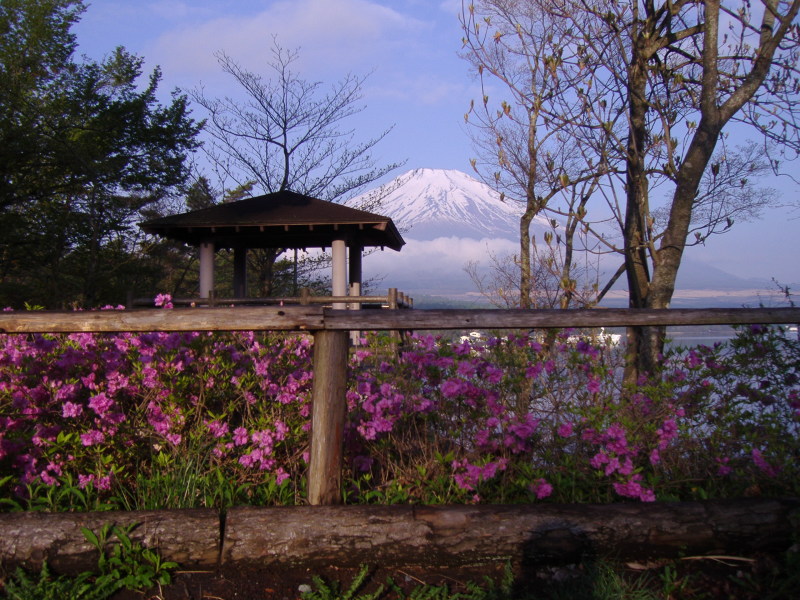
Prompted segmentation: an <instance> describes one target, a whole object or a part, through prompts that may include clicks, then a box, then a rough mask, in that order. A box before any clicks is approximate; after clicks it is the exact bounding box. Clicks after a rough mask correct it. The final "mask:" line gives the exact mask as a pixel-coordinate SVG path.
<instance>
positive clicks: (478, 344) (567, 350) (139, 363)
mask: <svg viewBox="0 0 800 600" xmlns="http://www.w3.org/2000/svg"><path fill="white" fill-rule="evenodd" d="M159 301H160V303H161V304H162V305H164V307H165V308H168V307H170V299H169V298H168V297H166V296H164V297H160V298H159ZM311 346H312V339H311V338H310V337H309V336H306V335H274V334H254V333H230V334H211V333H203V332H195V333H184V334H178V333H144V334H131V333H120V334H103V335H100V334H85V333H77V334H70V335H4V336H0V502H3V503H4V504H5V505H6V507H7V508H11V509H14V508H31V509H35V508H46V509H58V510H64V509H92V508H95V509H96V508H104V507H114V508H155V507H165V506H229V505H232V504H239V503H258V504H269V503H293V502H300V501H302V498H303V496H304V493H305V492H304V485H305V479H304V474H305V470H306V461H307V457H308V445H309V433H308V432H309V428H310V422H309V413H310V411H309V408H310V406H309V403H310V393H311V379H312V372H311V350H312V348H311ZM618 354H619V350H618V349H616V348H614V347H613V346H606V345H604V344H602V343H598V340H593V339H591V338H580V337H577V336H570V335H569V333H568V332H565V333H563V334H559V335H551V336H548V337H546V338H541V339H540V338H538V337H536V336H533V335H528V334H524V335H510V336H508V337H506V338H490V339H487V340H467V341H465V342H451V341H449V340H446V339H443V338H438V337H433V336H431V335H415V336H413V337H412V338H411V339H410V340H409V341H408V343H407V344H405V345H404V346H403V347H402V348H400V349H397V348H396V347H395V346H394V343H393V342H390V341H388V338H386V337H385V336H381V335H373V336H370V337H369V339H368V343H367V344H365V345H363V346H360V347H358V348H356V349H355V350H354V352H353V353H352V357H351V365H350V368H351V373H350V379H349V381H350V389H349V390H348V392H347V404H348V421H347V427H346V435H345V443H346V448H345V450H346V485H345V490H344V492H345V496H346V500H347V501H349V502H426V503H436V502H479V501H483V502H518V501H538V500H544V499H549V500H557V501H595V502H603V501H615V500H620V499H632V500H638V501H652V500H655V499H656V498H658V499H686V498H702V497H707V496H724V495H741V494H758V493H776V494H787V493H797V481H798V472H797V471H798V467H797V466H796V465H797V464H798V458H800V457H798V426H799V425H800V348H798V343H797V341H796V340H790V339H788V338H787V337H786V336H785V335H784V333H783V332H782V330H780V329H778V328H761V327H755V328H744V329H741V330H740V331H739V333H738V335H737V337H736V338H735V339H734V340H732V341H731V342H730V343H728V344H720V345H717V346H714V347H699V348H693V349H686V350H680V351H676V352H675V353H673V354H671V355H669V356H667V357H665V359H664V371H663V372H662V373H659V374H656V375H655V376H654V377H652V378H650V379H647V380H644V379H643V380H642V381H640V382H639V385H637V386H636V388H635V389H625V388H623V387H622V386H621V383H620V369H619V356H618Z"/></svg>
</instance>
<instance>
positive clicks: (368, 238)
mask: <svg viewBox="0 0 800 600" xmlns="http://www.w3.org/2000/svg"><path fill="white" fill-rule="evenodd" d="M139 226H140V227H141V228H142V229H143V230H144V231H146V232H147V233H151V234H155V235H160V236H163V237H166V238H169V239H173V240H178V241H181V242H185V243H187V244H190V245H192V246H197V247H198V248H199V250H200V297H204V298H207V297H209V295H210V294H211V292H212V290H213V289H214V253H215V252H216V251H217V250H219V249H222V248H227V249H232V250H233V257H234V259H233V263H234V276H233V291H234V296H235V297H237V298H244V297H245V296H246V293H247V251H248V250H249V249H251V248H283V249H286V250H289V249H308V248H323V249H325V248H330V249H331V253H332V257H333V273H332V284H333V295H334V296H346V295H348V288H349V292H350V295H352V296H359V295H360V294H361V256H362V251H363V249H364V248H367V247H387V248H391V249H392V250H396V251H399V250H400V248H401V247H402V246H403V245H404V244H405V241H404V240H403V238H402V237H401V235H400V233H399V232H398V231H397V227H395V225H394V223H393V222H392V220H391V219H390V218H389V217H384V216H381V215H376V214H373V213H370V212H367V211H363V210H357V209H354V208H349V207H347V206H342V205H341V204H334V203H332V202H326V201H324V200H319V199H317V198H312V197H310V196H304V195H302V194H297V193H295V192H290V191H282V192H275V193H273V194H266V195H263V196H255V197H253V198H247V199H245V200H239V201H236V202H228V203H224V204H217V205H216V206H212V207H209V208H203V209H200V210H193V211H190V212H186V213H181V214H177V215H170V216H168V217H161V218H159V219H152V220H150V221H146V222H144V223H140V224H139ZM348 250H349V261H348V257H347V255H348ZM348 262H349V267H350V268H349V277H348V268H347V267H348ZM348 284H349V285H348Z"/></svg>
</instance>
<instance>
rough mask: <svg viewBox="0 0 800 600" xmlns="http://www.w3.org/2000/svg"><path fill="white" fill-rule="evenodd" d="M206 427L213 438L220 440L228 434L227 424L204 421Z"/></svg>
mask: <svg viewBox="0 0 800 600" xmlns="http://www.w3.org/2000/svg"><path fill="white" fill-rule="evenodd" d="M206 427H208V430H209V431H210V432H211V435H213V436H214V437H215V438H221V437H222V436H223V435H225V434H226V433H228V424H227V423H222V422H221V421H206Z"/></svg>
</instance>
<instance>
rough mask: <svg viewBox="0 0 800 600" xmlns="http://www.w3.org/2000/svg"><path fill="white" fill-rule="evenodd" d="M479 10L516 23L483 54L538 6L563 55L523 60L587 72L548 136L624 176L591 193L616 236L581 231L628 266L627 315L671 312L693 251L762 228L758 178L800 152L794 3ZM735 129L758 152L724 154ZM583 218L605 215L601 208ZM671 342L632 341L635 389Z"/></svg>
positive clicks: (555, 107)
mask: <svg viewBox="0 0 800 600" xmlns="http://www.w3.org/2000/svg"><path fill="white" fill-rule="evenodd" d="M479 4H480V5H481V6H484V5H486V4H488V5H491V6H493V7H497V6H499V7H501V9H502V10H503V14H505V15H508V20H509V22H510V23H511V26H510V27H509V26H504V27H502V28H500V27H497V28H495V27H494V21H492V20H491V19H490V20H489V21H486V20H484V21H483V22H482V23H483V25H482V27H483V28H484V29H485V28H490V32H487V33H486V34H485V36H484V38H483V40H482V41H481V44H482V45H484V46H488V45H491V43H492V42H494V41H495V40H497V42H496V43H497V45H501V44H502V41H503V39H504V38H505V37H506V34H505V31H507V30H511V31H518V32H519V31H520V30H522V31H527V29H528V28H529V27H530V24H529V21H530V13H531V10H533V9H532V8H531V7H532V6H535V7H536V9H535V10H536V11H538V12H537V14H538V15H539V16H540V22H539V23H538V24H537V25H538V27H540V28H544V29H545V30H547V31H551V32H553V34H554V36H555V38H554V39H557V40H558V43H559V44H560V46H559V48H560V50H559V52H555V51H553V41H552V40H551V39H550V38H549V37H547V36H545V37H539V38H534V37H530V38H528V39H526V41H525V42H524V44H526V45H532V46H535V47H536V49H530V48H528V49H527V50H526V51H527V54H528V55H530V56H538V57H539V59H540V62H543V64H545V65H550V66H551V68H552V69H554V70H555V73H556V77H557V78H558V80H559V81H568V80H570V77H571V76H572V75H573V74H574V73H575V69H576V68H577V69H578V71H579V72H580V74H581V78H580V80H572V81H574V83H573V84H572V87H571V91H569V92H566V93H561V94H557V95H554V96H549V97H547V98H542V100H543V101H545V100H546V102H547V104H546V106H548V108H547V119H548V120H549V123H550V125H549V126H550V128H554V129H557V130H558V131H559V132H561V133H562V134H563V135H569V136H571V138H572V142H573V144H574V145H572V146H570V148H571V149H570V154H571V155H572V156H581V158H583V159H588V158H589V157H591V156H592V155H594V160H593V161H592V162H591V163H589V164H593V165H595V166H597V167H598V168H601V169H602V170H603V171H604V172H605V173H608V174H609V175H616V176H618V177H619V183H614V182H613V181H611V182H610V183H609V185H600V186H598V187H597V188H596V189H595V190H594V192H595V194H596V196H597V198H598V199H600V198H603V199H604V200H605V201H604V202H601V203H600V205H602V206H605V207H607V208H610V209H611V210H610V214H611V217H612V219H613V220H614V221H616V223H617V226H618V232H617V236H614V235H613V233H611V234H609V233H608V232H607V231H606V232H603V231H602V229H601V228H598V229H596V230H595V229H593V224H595V223H597V219H596V218H592V219H590V218H589V217H585V218H584V219H583V221H582V225H585V226H588V227H589V228H590V229H592V230H593V231H595V232H596V233H597V234H598V237H597V239H598V240H599V241H600V242H601V243H604V244H607V245H608V247H609V248H610V249H612V250H616V251H619V252H620V254H621V255H622V256H623V257H624V265H623V267H622V268H621V269H620V270H618V271H617V274H616V276H621V275H622V274H623V273H624V274H625V275H626V277H627V281H628V289H629V297H630V299H629V305H630V306H631V307H632V308H666V307H668V306H669V305H670V302H671V300H672V296H673V294H674V291H675V281H676V277H677V272H678V269H679V267H680V263H681V260H682V257H683V252H684V250H685V248H686V247H687V246H688V245H692V244H697V243H702V242H703V241H704V240H705V239H707V237H708V236H709V235H711V234H713V233H720V232H723V231H725V230H727V229H729V228H730V227H731V225H732V224H733V222H734V220H742V219H743V218H751V217H753V216H756V215H757V214H758V212H759V211H760V210H761V209H762V208H763V207H765V206H767V205H768V204H769V202H770V194H769V191H768V190H764V189H759V188H758V187H757V186H756V185H755V183H756V182H757V179H758V177H759V176H761V175H763V174H764V173H765V172H766V171H767V170H768V169H772V170H773V171H774V172H778V171H779V168H780V165H781V164H782V161H783V160H785V159H790V158H794V157H796V156H797V154H798V152H800V129H798V127H797V125H798V121H797V116H798V110H800V108H798V107H800V103H798V102H797V100H798V97H797V96H798V94H799V93H800V81H799V80H798V69H797V59H798V54H799V53H800V27H799V26H798V25H797V23H796V20H797V14H798V9H800V0H761V1H760V2H759V3H750V2H746V1H733V0H730V1H726V0H678V1H675V0H669V1H666V0H665V1H660V2H657V1H653V0H642V1H640V0H622V1H620V0H598V1H593V2H587V1H586V0H526V1H525V2H522V1H521V0H492V1H491V2H489V1H487V2H481V3H479ZM470 6H472V5H470ZM470 14H472V13H471V12H470ZM491 28H494V29H491ZM495 29H496V31H495ZM540 48H545V51H544V54H537V53H539V52H540V50H539V49H540ZM491 55H492V54H490V56H491ZM500 80H501V81H502V79H500ZM529 80H530V79H529ZM504 83H505V82H504ZM531 87H532V88H533V87H534V86H531ZM517 93H518V92H517V91H516V90H514V89H511V90H510V95H511V97H514V98H516V97H517ZM533 97H534V99H535V98H536V96H535V94H534V96H533ZM570 100H572V101H573V103H574V104H575V105H577V106H580V108H581V111H582V112H581V114H577V115H576V113H575V111H574V110H570V109H569V106H568V105H569V101H570ZM554 101H555V102H554ZM565 108H566V110H565ZM734 123H738V124H740V125H747V126H749V127H750V130H751V131H753V132H757V133H759V134H761V136H762V139H763V144H762V145H761V146H760V147H759V150H760V151H756V150H755V148H756V147H755V146H753V145H752V144H745V145H743V146H742V147H741V148H738V149H737V148H731V147H729V145H730V144H729V141H726V135H727V134H726V128H728V127H729V126H730V125H731V124H734ZM601 130H602V131H603V132H605V134H606V135H598V133H599V131H601ZM741 131H742V129H738V130H737V133H739V132H741ZM587 162H588V160H587ZM531 172H532V171H531ZM584 208H585V209H586V210H587V211H588V212H589V213H593V214H596V211H597V210H598V206H596V205H595V203H594V201H593V202H592V206H589V205H586V206H585V207H584ZM544 210H545V211H551V210H552V206H551V205H546V206H545V207H544ZM604 210H605V209H604ZM569 212H570V210H566V211H564V213H565V214H569ZM663 340H664V330H663V328H658V327H654V328H638V329H635V330H631V332H630V333H629V350H630V355H629V376H631V377H635V376H636V374H637V373H639V372H643V371H650V370H652V369H654V368H655V367H656V366H657V362H658V357H659V354H660V352H661V350H662V348H663Z"/></svg>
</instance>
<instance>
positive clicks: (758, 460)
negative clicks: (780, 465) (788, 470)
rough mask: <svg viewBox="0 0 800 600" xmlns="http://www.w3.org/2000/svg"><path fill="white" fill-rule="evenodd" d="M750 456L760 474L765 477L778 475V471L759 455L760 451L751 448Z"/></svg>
mask: <svg viewBox="0 0 800 600" xmlns="http://www.w3.org/2000/svg"><path fill="white" fill-rule="evenodd" d="M751 455H752V457H753V462H754V463H755V465H756V466H757V467H758V468H759V469H760V470H761V472H762V473H764V475H766V476H767V477H776V476H777V475H778V469H776V468H775V467H773V466H772V465H771V464H769V463H768V462H767V461H766V459H765V458H764V456H763V455H762V454H761V450H758V449H756V448H753V451H752V453H751Z"/></svg>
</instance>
